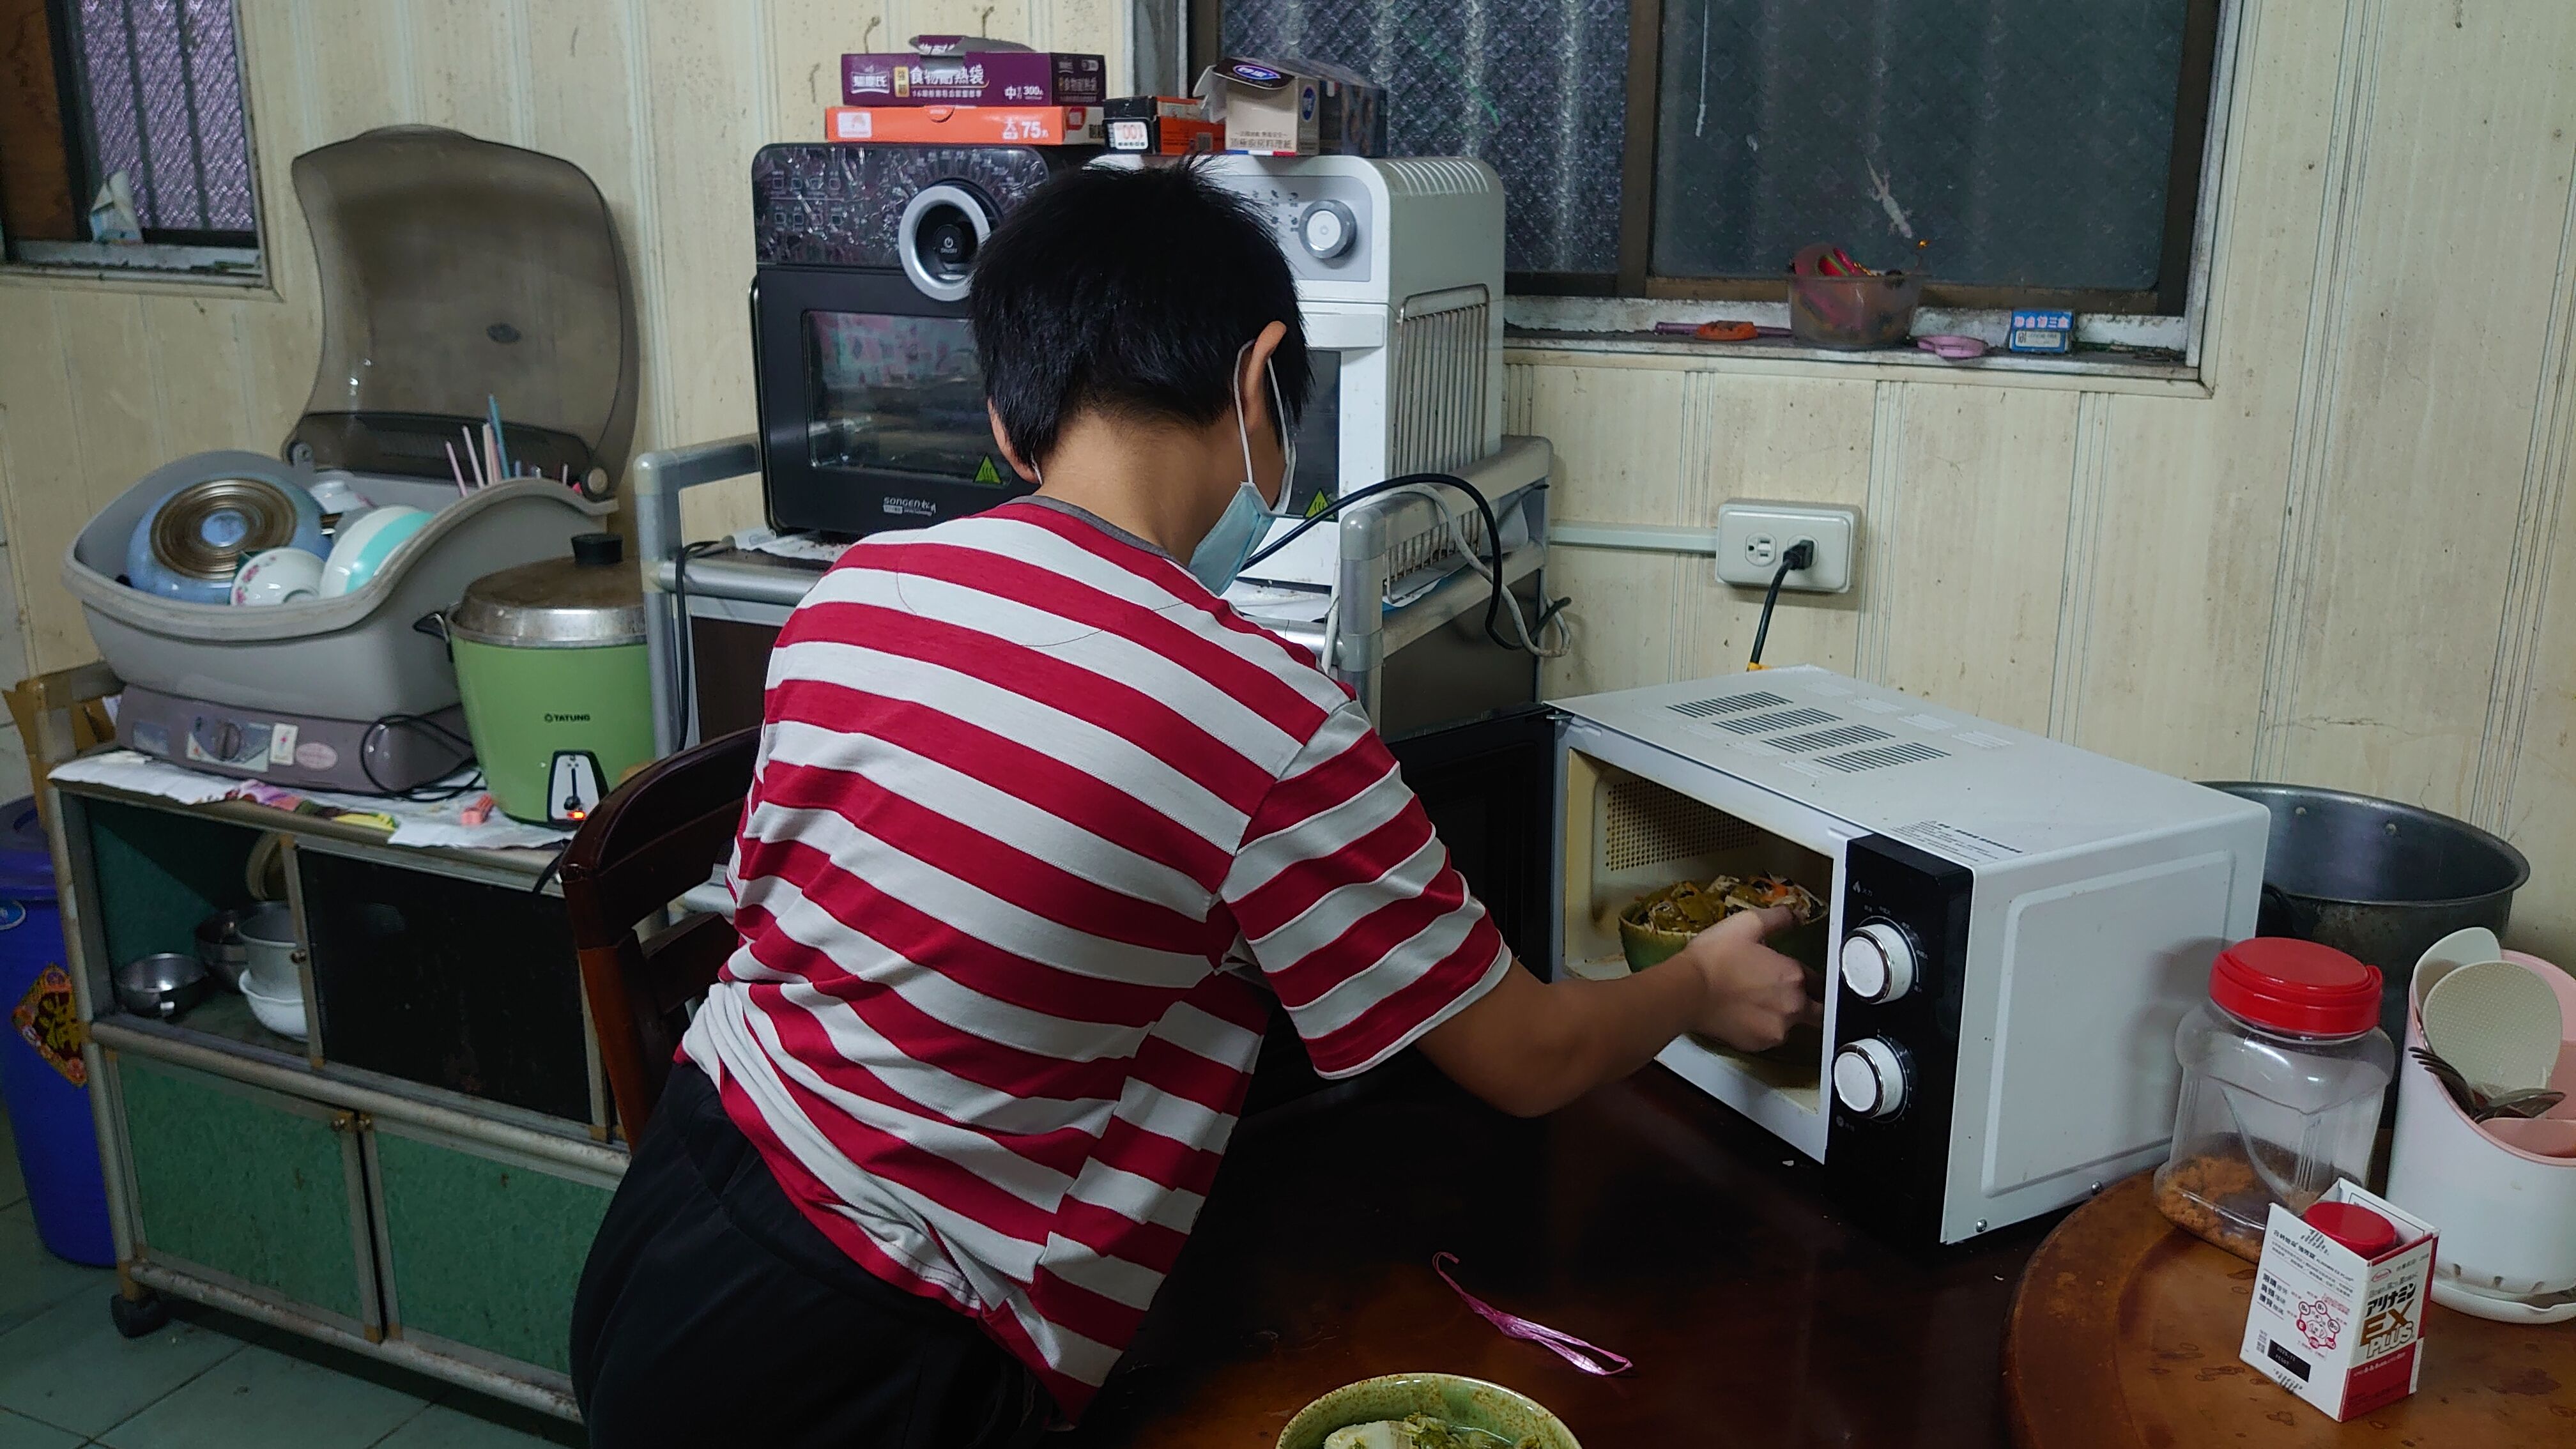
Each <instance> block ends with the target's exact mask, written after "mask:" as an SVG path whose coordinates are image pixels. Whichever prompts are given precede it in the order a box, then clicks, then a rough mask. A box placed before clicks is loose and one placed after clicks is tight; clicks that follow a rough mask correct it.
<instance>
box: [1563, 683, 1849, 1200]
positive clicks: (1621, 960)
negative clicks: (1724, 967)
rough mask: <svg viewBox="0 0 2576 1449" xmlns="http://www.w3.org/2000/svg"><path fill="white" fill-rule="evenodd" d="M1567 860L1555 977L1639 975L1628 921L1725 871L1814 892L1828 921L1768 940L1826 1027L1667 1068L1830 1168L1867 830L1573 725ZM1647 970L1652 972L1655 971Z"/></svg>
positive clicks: (1567, 756) (1704, 1054)
mask: <svg viewBox="0 0 2576 1449" xmlns="http://www.w3.org/2000/svg"><path fill="white" fill-rule="evenodd" d="M1557 781H1558V786H1559V791H1560V795H1559V804H1558V810H1559V818H1558V847H1557V848H1558V854H1557V861H1558V866H1559V876H1560V879H1561V882H1562V890H1561V891H1560V893H1559V897H1558V911H1557V930H1556V933H1555V945H1556V948H1557V960H1556V962H1555V963H1554V964H1555V967H1556V969H1557V970H1558V971H1560V972H1564V973H1569V974H1572V975H1576V976H1587V977H1594V978H1603V979H1606V978H1611V977H1617V976H1624V975H1627V974H1629V965H1628V954H1627V948H1626V946H1625V944H1624V943H1623V941H1622V932H1621V929H1620V916H1621V915H1622V913H1624V912H1626V911H1627V910H1628V908H1629V907H1630V906H1631V905H1633V904H1634V903H1635V902H1636V901H1637V900H1638V898H1639V897H1641V896H1645V895H1648V894H1650V893H1652V892H1655V891H1659V890H1662V889H1663V888H1665V887H1666V886H1670V885H1673V884H1676V883H1678V882H1681V881H1697V882H1700V883H1702V884H1706V883H1708V882H1709V881H1711V880H1713V879H1714V878H1716V877H1718V876H1721V875H1728V876H1736V877H1745V876H1753V875H1777V876H1784V877H1786V878H1788V879H1789V880H1791V881H1794V882H1796V883H1797V884H1799V885H1801V886H1804V887H1806V888H1807V889H1808V890H1809V891H1811V892H1813V893H1814V894H1815V896H1816V898H1817V900H1818V901H1819V902H1821V903H1822V904H1823V905H1824V907H1825V914H1824V918H1823V919H1821V920H1818V921H1816V922H1815V923H1813V924H1810V925H1805V926H1795V927H1792V928H1790V929H1789V930H1787V931H1784V932H1782V933H1780V934H1778V935H1775V936H1774V937H1772V938H1771V945H1772V946H1773V947H1774V948H1775V949H1777V950H1779V951H1781V952H1782V953H1784V954H1786V955H1788V956H1790V957H1792V958H1794V959H1795V960H1797V961H1798V962H1799V964H1801V965H1803V966H1804V967H1806V969H1807V978H1808V982H1807V994H1808V995H1809V996H1810V997H1812V998H1816V999H1818V1000H1821V1001H1822V1002H1823V1003H1824V1024H1823V1028H1822V1030H1818V1029H1816V1028H1814V1027H1800V1028H1797V1029H1795V1030H1794V1031H1792V1032H1791V1034H1790V1037H1789V1039H1788V1040H1787V1041H1786V1042H1784V1043H1782V1044H1781V1045H1780V1046H1778V1047H1776V1048H1774V1049H1772V1050H1770V1051H1766V1052H1759V1053H1755V1052H1745V1051H1739V1050H1737V1049H1736V1048H1733V1047H1730V1046H1727V1045H1725V1044H1723V1043H1721V1042H1717V1041H1714V1040H1711V1039H1707V1038H1702V1037H1698V1036H1684V1037H1681V1038H1678V1039H1676V1040H1675V1041H1674V1042H1673V1043H1672V1045H1670V1046H1668V1047H1666V1048H1665V1049H1664V1051H1663V1053H1662V1054H1661V1055H1660V1056H1658V1057H1657V1058H1656V1060H1658V1061H1660V1062H1662V1063H1663V1064H1664V1065H1665V1066H1667V1067H1670V1068H1672V1069H1673V1071H1674V1072H1675V1073H1677V1074H1679V1075H1680V1076H1681V1077H1683V1078H1684V1079H1685V1080H1687V1081H1689V1082H1691V1083H1692V1084H1694V1085H1696V1086H1697V1087H1699V1088H1700V1089H1701V1090H1703V1091H1705V1092H1707V1093H1708V1094H1709V1095H1711V1096H1713V1097H1716V1098H1717V1099H1718V1100H1719V1101H1722V1102H1724V1103H1726V1104H1727V1105H1728V1106H1731V1107H1733V1108H1735V1109H1736V1110H1737V1111H1739V1112H1742V1113H1743V1114H1744V1115H1746V1116H1748V1117H1750V1118H1752V1119H1753V1120H1754V1121H1756V1122H1759V1123H1761V1124H1762V1125H1763V1126H1764V1127H1767V1128H1769V1129H1770V1130H1771V1131H1772V1132H1773V1133H1774V1134H1776V1135H1777V1136H1779V1137H1780V1138H1781V1139H1782V1140H1783V1141H1786V1142H1788V1143H1789V1144H1790V1145H1792V1146H1794V1147H1796V1148H1797V1149H1798V1150H1799V1151H1801V1152H1804V1153H1805V1154H1807V1155H1808V1156H1809V1157H1812V1158H1814V1159H1816V1160H1817V1161H1819V1162H1821V1161H1823V1160H1824V1156H1825V1135H1826V1128H1827V1126H1828V1125H1829V1123H1830V1122H1831V1120H1832V1116H1833V1102H1832V1088H1831V1085H1830V1083H1831V1081H1832V1063H1833V1055H1834V1042H1835V1040H1836V1037H1835V1026H1836V1023H1835V1007H1836V998H1837V996H1838V995H1839V994H1840V993H1839V992H1838V990H1837V987H1838V986H1839V985H1840V982H1839V980H1838V965H1837V962H1836V959H1835V956H1836V953H1835V952H1834V950H1833V945H1834V943H1836V942H1838V941H1840V940H1842V938H1843V931H1844V929H1845V927H1844V921H1843V871H1844V863H1845V858H1846V853H1847V847H1848V846H1849V844H1850V842H1851V841H1852V840H1853V839H1854V838H1856V837H1858V836H1859V835H1860V834H1861V833H1862V832H1861V831H1859V830H1858V829H1856V828H1854V827H1853V826H1851V825H1849V824H1848V823H1846V822H1844V821H1842V820H1839V819H1836V818H1835V817H1833V816H1830V815H1827V814H1825V813H1824V812H1822V811H1820V810H1816V809H1813V808H1811V807H1809V806H1806V805H1802V804H1800V803H1798V802H1797V801H1794V800H1790V799H1787V798H1785V797H1783V796H1780V795H1775V794H1773V793H1771V792H1770V791H1768V790H1766V789H1763V788H1761V787H1760V786H1757V785H1752V784H1749V783H1747V782H1745V781H1743V780H1741V779H1738V778H1737V777H1735V776H1733V775H1729V774H1727V773H1726V772H1724V771H1723V770H1720V769H1717V768H1716V767H1714V766H1712V765H1709V764H1707V763H1704V762H1702V761H1700V760H1696V759H1692V758H1689V757H1686V756H1683V755H1677V754H1674V753H1673V752H1671V751H1669V750H1665V749H1662V748H1659V747H1657V746H1654V745H1650V744H1646V743H1644V742H1643V741H1640V740H1637V739H1634V738H1632V737H1630V736H1627V735H1623V734H1619V733H1617V732H1615V731H1612V730H1607V729H1603V728H1602V727H1601V726H1599V725H1596V724H1593V723H1591V722H1590V721H1588V720H1580V719H1565V720H1563V721H1562V722H1561V724H1560V725H1559V736H1558V746H1557ZM1646 969H1648V970H1653V969H1655V968H1654V967H1653V966H1651V965H1650V966H1648V967H1647V968H1646Z"/></svg>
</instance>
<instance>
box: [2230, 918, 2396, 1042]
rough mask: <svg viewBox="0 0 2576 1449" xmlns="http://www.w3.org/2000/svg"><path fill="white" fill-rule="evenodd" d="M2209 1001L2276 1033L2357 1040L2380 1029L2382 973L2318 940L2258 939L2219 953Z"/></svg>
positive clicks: (2272, 937) (2270, 937)
mask: <svg viewBox="0 0 2576 1449" xmlns="http://www.w3.org/2000/svg"><path fill="white" fill-rule="evenodd" d="M2209 999H2210V1000H2211V1001H2214V1002H2216V1003H2218V1005H2219V1006H2221V1007H2223V1008H2225V1009H2226V1010H2227V1011H2228V1012H2230V1013H2232V1014H2233V1015H2236V1016H2240V1017H2243V1018H2244V1019H2245V1020H2247V1021H2250V1022H2253V1023H2254V1024H2256V1025H2257V1026H2268V1027H2270V1028H2272V1029H2273V1030H2275V1031H2289V1032H2297V1033H2299V1034H2300V1035H2302V1036H2353V1035H2357V1034H2359V1033H2361V1032H2365V1031H2368V1030H2370V1029H2371V1028H2372V1027H2374V1026H2377V1025H2379V968H2378V967H2376V966H2365V965H2363V964H2362V963H2360V962H2359V961H2356V960H2354V959H2353V958H2352V957H2350V956H2347V955H2345V954H2344V953H2343V952H2341V951H2338V950H2336V949H2335V948H2334V947H2332V946H2320V945H2318V944H2317V943H2316V942H2314V941H2298V940H2292V939H2291V938H2289V937H2287V936H2256V937H2254V938H2253V939H2251V940H2247V941H2239V942H2237V943H2236V944H2235V945H2233V946H2230V947H2228V948H2227V949H2226V950H2224V951H2221V952H2219V953H2218V960H2217V961H2216V962H2214V963H2213V964H2212V965H2211V966H2210V968H2209Z"/></svg>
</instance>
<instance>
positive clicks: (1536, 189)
mask: <svg viewBox="0 0 2576 1449" xmlns="http://www.w3.org/2000/svg"><path fill="white" fill-rule="evenodd" d="M1224 48H1225V53H1226V54H1228V55H1258V56H1266V57H1270V58H1274V59H1276V58H1279V57H1283V56H1295V57H1298V58H1301V59H1305V60H1318V61H1328V62H1331V63H1333V64H1336V65H1342V66H1347V67H1349V68H1350V69H1352V70H1355V71H1357V72H1359V73H1360V74H1361V75H1364V76H1367V77H1369V78H1370V79H1372V80H1376V81H1380V82H1382V83H1385V84H1386V85H1387V88H1388V89H1387V149H1388V150H1389V151H1390V152H1392V153H1393V154H1395V155H1398V156H1475V157H1479V158H1481V159H1483V160H1484V161H1486V162H1488V163H1490V164H1491V165H1492V166H1493V168H1494V169H1495V170H1496V171H1498V172H1500V173H1501V174H1502V178H1503V188H1504V206H1505V229H1506V235H1505V241H1504V247H1503V265H1504V266H1506V267H1508V268H1510V269H1511V270H1513V271H1516V272H1606V271H1609V270H1611V269H1612V268H1613V267H1615V266H1616V265H1617V263H1618V256H1619V154H1620V146H1621V144H1622V137H1623V135H1624V132H1625V128H1626V125H1627V117H1628V98H1627V84H1628V0H1227V3H1226V7H1225V44H1224Z"/></svg>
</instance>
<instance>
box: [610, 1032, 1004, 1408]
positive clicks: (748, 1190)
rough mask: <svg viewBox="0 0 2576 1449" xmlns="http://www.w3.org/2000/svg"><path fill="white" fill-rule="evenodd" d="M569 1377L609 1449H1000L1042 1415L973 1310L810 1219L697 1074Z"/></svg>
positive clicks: (675, 1108) (677, 1074) (659, 1151)
mask: <svg viewBox="0 0 2576 1449" xmlns="http://www.w3.org/2000/svg"><path fill="white" fill-rule="evenodd" d="M572 1379H573V1392H574V1394H575V1396H576V1397H577V1398H578V1399H579V1400H580V1402H581V1410H582V1415H583V1417H584V1418H585V1419H586V1420H587V1421H588V1423H589V1429H590V1442H591V1444H592V1445H593V1446H594V1449H639V1446H658V1445H675V1446H676V1445H687V1446H691V1449H700V1446H706V1445H717V1444H759V1445H762V1446H764V1449H766V1446H773V1445H774V1446H782V1449H784V1446H804V1445H812V1446H818V1449H819V1446H824V1445H834V1446H839V1445H863V1446H877V1445H885V1446H890V1449H891V1446H900V1449H1003V1446H1013V1445H1018V1444H1022V1443H1025V1442H1028V1440H1030V1439H1033V1438H1034V1437H1035V1433H1036V1431H1037V1430H1038V1429H1039V1428H1040V1427H1041V1426H1042V1423H1043V1415H1042V1412H1041V1411H1042V1410H1043V1408H1044V1406H1045V1399H1044V1396H1043V1395H1041V1394H1039V1393H1038V1392H1037V1391H1036V1386H1035V1380H1034V1379H1032V1378H1031V1377H1030V1376H1029V1373H1028V1371H1027V1370H1026V1369H1024V1368H1022V1367H1021V1366H1020V1365H1019V1364H1018V1363H1017V1362H1016V1361H1014V1360H1013V1359H1012V1358H1011V1357H1010V1356H1009V1355H1008V1354H1005V1353H1004V1352H1003V1351H1002V1350H1001V1349H1000V1348H999V1347H998V1346H997V1345H995V1344H994V1343H993V1341H992V1340H991V1339H988V1338H986V1337H985V1336H984V1334H983V1331H982V1330H981V1329H979V1328H977V1327H976V1326H975V1324H974V1323H973V1322H972V1321H970V1320H969V1319H967V1318H966V1317H965V1316H964V1315H963V1314H960V1313H957V1312H955V1311H954V1310H952V1309H949V1308H947V1307H946V1306H944V1305H942V1304H939V1303H934V1302H932V1301H930V1300H928V1299H924V1298H917V1297H914V1296H913V1295H911V1294H908V1293H905V1292H903V1291H901V1290H899V1289H897V1288H895V1287H893V1286H891V1285H889V1284H887V1283H885V1282H884V1281H882V1280H880V1279H879V1278H877V1277H876V1276H875V1275H874V1274H872V1273H870V1272H868V1271H867V1270H866V1269H864V1268H862V1267H860V1266H859V1265H858V1264H856V1263H854V1262H852V1261H850V1259H849V1257H848V1255H846V1254H844V1253H843V1252H842V1251H841V1250H840V1249H839V1248H837V1247H834V1246H833V1245H832V1241H831V1240H830V1239H828V1238H826V1237H824V1236H823V1235H822V1233H821V1232H820V1231H818V1230H817V1229H816V1228H815V1227H814V1225H813V1224H812V1223H809V1222H807V1221H806V1220H805V1218H804V1216H803V1215H802V1214H801V1213H799V1212H798V1211H797V1210H796V1207H795V1205H794V1204H793V1203H790V1202H789V1201H788V1200H787V1195H786V1194H785V1193H784V1192H782V1191H780V1190H779V1186H778V1182H777V1180H776V1179H775V1178H773V1177H771V1176H770V1174H769V1169H768V1168H767V1167H766V1166H764V1165H762V1163H761V1160H760V1153H759V1151H758V1149H756V1148H754V1147H753V1146H752V1145H751V1142H750V1140H749V1139H747V1138H745V1137H744V1136H743V1135H742V1132H741V1131H740V1129H738V1128H736V1127H735V1126H734V1125H733V1123H732V1121H731V1120H729V1119H728V1118H727V1117H726V1116H725V1112H724V1105H723V1103H722V1101H721V1100H720V1099H719V1098H718V1097H717V1095H716V1090H715V1084H714V1083H712V1082H710V1081H708V1080H707V1077H706V1074H705V1073H703V1072H701V1071H699V1070H698V1069H697V1068H695V1067H692V1066H688V1065H686V1064H682V1065H680V1066H678V1067H675V1068H674V1069H673V1070H672V1073H671V1085H670V1088H669V1089H668V1090H667V1091H666V1092H665V1093H664V1094H663V1097H662V1101H661V1105H660V1106H659V1107H657V1108H656V1109H655V1111H654V1115H653V1123H652V1126H651V1127H650V1128H648V1129H647V1130H646V1132H645V1134H644V1140H643V1142H642V1143H640V1144H638V1146H637V1148H636V1151H635V1157H634V1161H633V1162H632V1163H631V1164H630V1165H629V1166H628V1168H627V1171H626V1180H625V1181H624V1182H623V1183H621V1184H620V1185H619V1186H618V1189H617V1195H616V1197H615V1199H614V1200H612V1201H611V1202H610V1203H609V1205H608V1215H607V1217H606V1218H605V1219H604V1220H602V1221H601V1223H600V1225H599V1237H598V1239H597V1240H596V1241H594V1242H593V1243H592V1244H591V1248H590V1261H589V1262H588V1263H587V1264H586V1265H584V1267H583V1269H582V1274H581V1289H580V1291H579V1293H578V1294H577V1295H576V1296H575V1298H574V1300H573V1315H572Z"/></svg>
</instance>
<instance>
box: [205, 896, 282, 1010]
mask: <svg viewBox="0 0 2576 1449" xmlns="http://www.w3.org/2000/svg"><path fill="white" fill-rule="evenodd" d="M274 909H283V907H274V906H243V907H241V908H240V909H238V910H230V911H217V912H216V913H215V914H213V915H211V916H208V917H206V918H205V919H204V920H202V921H199V922H198V923H197V959H198V960H200V961H202V962H204V963H205V965H206V969H207V970H208V971H211V972H213V973H214V974H215V979H216V980H217V981H220V982H222V983H223V987H224V989H225V990H226V991H239V990H241V976H242V970H243V968H244V967H247V966H248V965H250V947H249V945H248V944H246V943H245V942H244V941H243V940H242V934H241V928H242V923H243V922H245V921H250V920H255V919H257V918H258V916H259V914H260V912H262V911H266V910H274Z"/></svg>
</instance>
